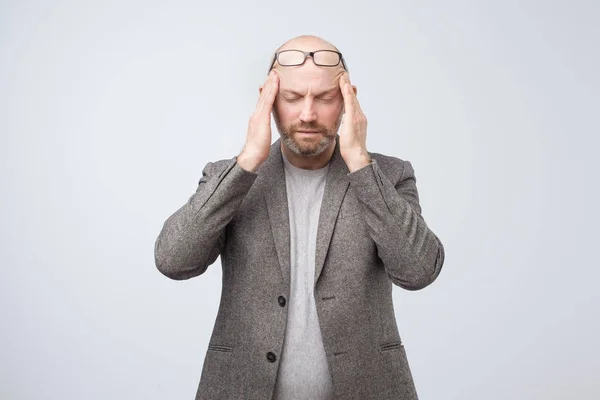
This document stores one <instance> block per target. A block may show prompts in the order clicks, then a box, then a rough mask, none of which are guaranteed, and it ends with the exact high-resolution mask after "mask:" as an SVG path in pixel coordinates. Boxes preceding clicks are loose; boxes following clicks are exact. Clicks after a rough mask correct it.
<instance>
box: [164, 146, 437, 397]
mask: <svg viewBox="0 0 600 400" xmlns="http://www.w3.org/2000/svg"><path fill="white" fill-rule="evenodd" d="M337 139H338V140H337V141H336V146H335V151H334V153H333V156H332V158H331V161H330V167H329V170H328V172H327V178H326V184H325V192H324V194H323V200H322V204H321V209H320V214H319V223H318V229H317V245H316V254H315V280H314V285H315V286H314V295H315V303H316V307H317V315H318V319H319V326H320V329H321V333H322V335H323V343H324V347H325V353H326V357H327V362H328V365H329V372H330V374H331V377H332V381H333V386H334V392H335V398H336V399H343V400H352V399H356V400H369V399H373V400H375V399H376V400H386V399H402V400H414V399H417V398H418V397H417V391H416V389H415V384H414V381H413V377H412V374H411V371H410V368H409V363H408V358H407V353H406V349H405V347H404V344H403V342H402V340H401V337H400V334H399V330H398V327H397V324H396V319H395V316H394V306H393V303H392V287H393V285H396V286H399V287H401V288H404V289H407V290H419V289H422V288H424V287H426V286H428V285H429V284H431V283H432V282H433V281H434V280H435V279H436V278H437V276H438V275H439V273H440V271H441V268H442V265H443V263H444V247H443V245H442V243H441V241H440V240H439V239H438V237H437V236H436V235H435V234H434V233H433V232H432V231H431V229H429V227H428V226H427V224H426V223H425V221H424V219H423V217H422V215H421V207H420V205H419V196H418V193H417V187H416V179H415V175H414V171H413V168H412V165H411V163H410V162H409V161H403V160H401V159H399V158H396V157H391V156H386V155H382V154H378V153H369V154H370V156H371V159H372V161H371V163H370V164H369V165H367V166H365V167H364V168H361V169H359V170H357V171H354V172H352V173H350V172H349V170H348V168H347V166H346V164H345V162H344V161H343V159H342V157H341V155H340V151H339V136H337ZM280 146H281V139H278V140H277V141H276V142H275V143H273V144H272V145H271V148H270V154H269V156H268V158H267V160H266V161H265V162H264V163H263V164H262V165H261V166H260V168H259V169H258V170H257V171H256V172H252V171H246V170H244V169H243V168H241V167H240V166H239V164H238V163H237V158H236V157H234V158H232V159H225V160H218V161H214V162H209V163H208V164H207V165H206V167H205V168H204V170H203V172H202V177H201V178H200V180H199V182H198V187H197V190H196V192H195V193H194V194H193V195H192V196H191V197H189V199H188V201H187V202H186V203H185V204H184V205H183V206H182V207H181V208H179V209H178V210H177V211H176V212H175V213H173V214H172V215H171V216H170V217H169V218H168V219H167V220H166V221H165V223H164V225H163V227H162V230H161V231H160V234H159V236H158V238H157V239H156V242H155V246H154V254H155V262H156V267H157V268H158V270H159V271H160V272H161V273H163V274H164V275H166V276H167V277H169V278H172V279H177V280H183V279H189V278H192V277H195V276H198V275H201V274H202V273H204V272H205V271H206V269H207V268H208V266H210V265H211V264H213V263H214V262H215V260H216V259H217V257H219V256H221V266H222V290H221V300H220V305H219V310H218V313H217V316H216V321H215V325H214V328H213V331H212V336H211V338H210V341H209V344H208V348H207V351H206V354H205V359H204V364H203V367H202V372H201V374H200V382H199V385H198V390H197V393H196V399H209V400H219V399H227V400H231V399H256V400H265V399H266V400H268V399H271V398H272V396H273V391H274V388H275V381H276V378H277V372H278V367H279V361H280V355H281V353H282V347H283V339H284V334H285V327H286V321H287V308H286V306H285V303H286V301H285V299H287V297H288V295H289V290H290V226H289V214H288V203H287V194H286V193H287V192H286V183H285V175H284V168H283V159H282V154H281V147H280Z"/></svg>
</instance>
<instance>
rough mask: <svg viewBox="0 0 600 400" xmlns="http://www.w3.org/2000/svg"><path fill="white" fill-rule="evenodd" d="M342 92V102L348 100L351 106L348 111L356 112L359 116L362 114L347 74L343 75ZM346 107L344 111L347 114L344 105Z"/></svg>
mask: <svg viewBox="0 0 600 400" xmlns="http://www.w3.org/2000/svg"><path fill="white" fill-rule="evenodd" d="M343 85H344V90H343V91H342V94H343V95H344V100H345V99H349V101H350V103H351V105H350V110H351V111H352V112H356V113H359V114H362V113H363V111H362V108H361V106H360V103H359V101H358V97H356V93H354V89H353V88H352V83H351V82H350V77H349V76H348V73H347V72H346V73H344V83H343ZM345 106H346V110H347V112H348V105H347V104H346V103H345Z"/></svg>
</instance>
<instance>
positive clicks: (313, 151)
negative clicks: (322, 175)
mask: <svg viewBox="0 0 600 400" xmlns="http://www.w3.org/2000/svg"><path fill="white" fill-rule="evenodd" d="M294 136H295V135H293V136H289V135H281V137H282V140H283V142H284V143H285V145H286V147H287V148H288V149H289V150H290V151H291V152H293V153H294V154H297V155H299V156H303V157H316V156H318V155H320V154H322V153H323V152H324V151H325V150H327V149H328V148H329V146H330V144H331V143H332V141H333V140H334V138H335V136H333V137H331V136H326V135H323V134H321V138H320V139H319V140H318V141H313V140H311V141H308V140H300V141H298V140H297V139H296V138H295V137H294Z"/></svg>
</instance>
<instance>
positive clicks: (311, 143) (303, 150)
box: [273, 108, 343, 157]
mask: <svg viewBox="0 0 600 400" xmlns="http://www.w3.org/2000/svg"><path fill="white" fill-rule="evenodd" d="M342 116H343V113H341V112H340V115H339V117H338V119H337V121H336V122H335V123H334V125H333V126H331V127H327V126H325V125H322V124H319V123H317V122H316V121H312V122H309V123H303V122H299V123H296V124H292V125H289V126H283V125H281V121H280V120H279V116H278V115H277V112H276V111H275V108H273V119H274V120H275V125H276V126H277V130H278V131H279V135H280V136H281V139H282V141H283V143H285V145H286V146H287V148H288V149H289V150H291V151H292V152H293V153H294V154H297V155H299V156H309V157H311V156H312V157H315V156H318V155H320V154H322V153H323V152H324V151H325V150H327V149H328V148H329V146H330V145H331V144H332V143H333V142H334V140H335V137H336V135H337V132H338V129H339V128H340V124H341V123H342ZM301 130H314V131H318V133H315V134H313V135H308V136H305V137H300V135H299V134H298V131H301Z"/></svg>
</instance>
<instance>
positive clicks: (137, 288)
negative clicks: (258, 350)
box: [0, 0, 600, 400]
mask: <svg viewBox="0 0 600 400" xmlns="http://www.w3.org/2000/svg"><path fill="white" fill-rule="evenodd" d="M599 8H600V5H599V3H598V2H597V1H570V2H567V1H510V0H509V1H495V2H477V1H455V2H446V1H437V2H433V1H419V2H408V1H388V2H384V1H368V2H358V1H345V2H281V3H275V2H272V3H267V2H258V3H257V2H246V1H231V2H217V3H213V2H211V3H208V2H202V1H171V2H169V4H168V5H167V2H157V1H141V0H127V1H124V0H120V1H95V2H94V1H22V0H21V1H0V132H1V139H2V141H1V145H0V151H1V153H0V154H1V157H0V163H1V164H0V167H1V168H0V171H1V172H0V177H1V182H0V183H1V187H2V196H1V197H0V198H1V200H0V201H1V207H0V218H1V224H0V226H1V227H0V232H1V238H0V239H1V242H0V246H1V247H0V250H1V256H2V258H1V261H2V262H1V264H0V265H1V267H0V268H1V270H0V299H1V303H0V318H1V319H0V321H1V325H0V326H1V328H0V398H1V399H41V398H47V399H191V398H193V396H194V394H195V391H196V388H197V385H198V381H199V378H200V372H201V367H202V362H203V358H204V352H205V350H206V347H207V344H208V340H209V337H210V334H211V331H212V327H213V323H214V318H215V316H216V312H217V307H218V301H219V295H220V289H221V286H220V285H221V269H220V263H219V261H217V262H216V263H215V264H213V265H212V266H211V267H210V268H209V270H208V271H207V272H206V273H205V274H204V275H202V276H200V277H198V278H195V279H191V280H188V281H181V282H177V281H172V280H169V279H168V278H166V277H164V276H162V275H161V274H160V273H159V272H158V270H156V267H155V265H154V258H153V246H154V241H155V239H156V237H157V235H158V233H159V231H160V229H161V227H162V224H163V222H164V220H165V219H166V218H167V217H168V216H169V215H170V214H171V213H173V212H174V211H175V210H176V209H178V208H179V207H180V206H182V205H183V204H184V203H185V202H186V201H187V199H188V198H189V196H191V195H192V194H193V193H194V192H195V190H196V186H197V182H198V180H199V178H200V176H201V171H202V168H203V167H204V165H205V164H206V163H207V162H208V161H212V160H218V159H223V158H231V157H233V156H235V155H237V154H238V153H239V151H240V150H241V148H242V146H243V143H244V140H245V134H246V128H247V123H248V118H249V116H250V114H251V113H252V111H253V108H254V105H255V104H256V99H257V95H258V87H259V85H260V84H261V83H262V81H263V80H264V78H265V77H266V72H267V68H268V64H269V61H270V57H271V54H272V52H273V51H274V49H275V48H276V47H277V46H279V45H280V44H282V43H283V42H284V41H286V40H287V39H289V38H291V37H293V36H296V35H300V34H316V35H318V36H322V37H324V38H325V39H327V40H329V41H331V42H332V43H334V44H335V45H337V46H338V47H339V48H340V50H341V51H342V52H343V53H344V55H345V58H346V60H347V62H348V66H349V69H350V72H351V79H352V82H353V84H355V85H356V86H357V87H358V94H359V101H360V102H361V105H362V107H363V109H364V111H365V114H366V115H367V118H368V120H369V130H368V140H367V145H368V149H369V150H370V151H372V152H380V153H384V154H389V155H393V156H396V157H399V158H402V159H406V160H409V161H411V162H412V163H413V166H414V168H415V173H416V176H417V187H418V189H419V194H420V197H421V205H422V208H423V216H424V217H425V220H426V222H427V223H428V225H429V226H430V227H431V229H432V230H433V231H434V232H435V233H436V234H437V235H438V236H439V237H440V239H441V240H442V242H443V243H444V246H445V249H446V262H445V264H444V268H443V270H442V273H441V275H440V276H439V278H438V279H437V281H435V282H434V283H433V284H432V285H431V286H429V287H427V288H426V289H424V290H421V291H417V292H409V291H405V290H402V289H400V288H395V290H394V301H395V306H396V312H397V319H398V326H399V328H400V334H401V336H402V339H403V341H404V342H405V346H406V349H407V354H408V357H409V361H410V366H411V369H412V372H413V376H414V379H415V383H416V386H417V390H418V392H419V396H420V398H421V400H434V399H457V400H458V399H460V400H466V399H472V400H481V399H490V400H493V399H498V400H500V399H540V400H541V399H544V400H549V399H561V400H562V399H567V398H568V399H598V398H600V383H598V382H599V381H598V371H599V370H600V361H599V357H598V356H599V355H600V354H599V350H600V346H599V345H598V337H600V329H599V325H600V324H599V322H598V309H599V307H598V306H599V303H600V302H599V298H600V294H599V290H598V278H600V273H599V272H598V269H599V267H600V265H599V264H600V263H599V262H598V255H597V254H598V247H597V246H598V236H599V235H598V233H597V232H598V231H597V229H598V226H599V224H600V219H599V213H598V209H597V205H598V204H599V203H600V198H599V197H600V196H599V194H598V181H599V178H598V172H599V170H600V168H599V165H598V161H597V159H598V155H597V154H598V144H599V140H598V135H599V134H600V129H599V124H598V116H599V110H600V98H599V97H600V79H599V78H598V71H599V70H600V63H599V55H598V54H599V51H598V49H599V48H600V43H599V42H600V40H599V38H600V28H599V27H598V20H599V17H600V12H599ZM277 137H278V134H277V132H276V131H275V130H274V135H273V140H275V139H276V138H277Z"/></svg>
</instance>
